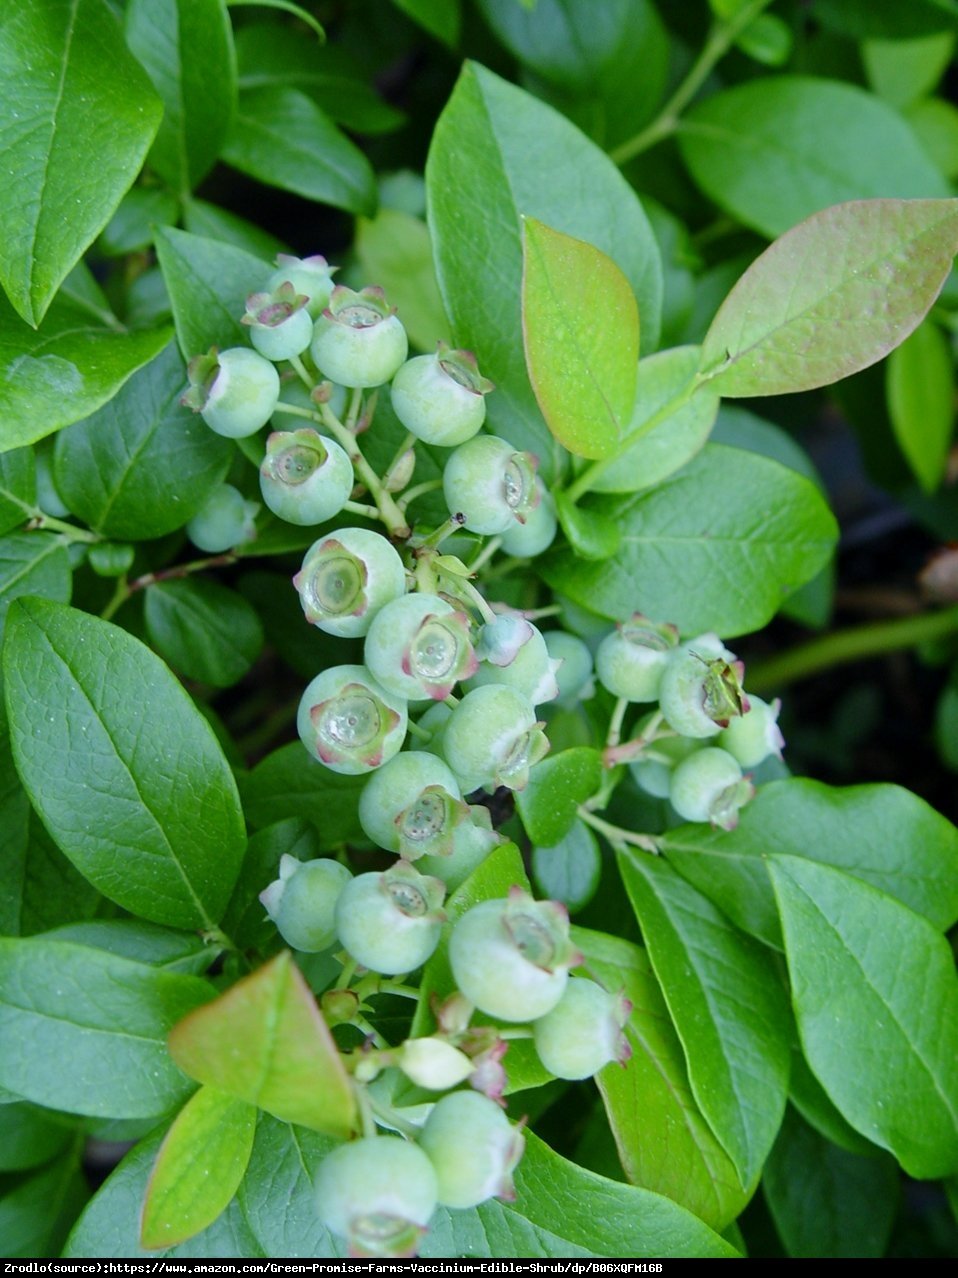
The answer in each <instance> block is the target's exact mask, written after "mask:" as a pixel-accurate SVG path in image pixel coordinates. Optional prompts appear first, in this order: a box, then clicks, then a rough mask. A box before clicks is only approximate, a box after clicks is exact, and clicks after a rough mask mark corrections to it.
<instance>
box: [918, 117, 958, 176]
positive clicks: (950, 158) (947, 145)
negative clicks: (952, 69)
mask: <svg viewBox="0 0 958 1278" xmlns="http://www.w3.org/2000/svg"><path fill="white" fill-rule="evenodd" d="M905 118H906V120H907V121H908V124H909V126H910V128H911V129H912V131H913V132H914V134H915V136H916V137H917V139H918V141H919V142H920V143H921V145H922V147H923V148H924V150H925V151H927V153H928V155H929V156H930V157H931V159H932V161H933V162H934V163H935V165H936V166H937V168H938V170H939V172H940V173H941V174H942V175H943V176H944V177H946V178H948V179H949V180H951V181H954V179H955V178H956V177H958V108H956V107H955V106H954V105H953V104H952V103H951V102H945V101H944V99H942V98H923V99H922V100H921V101H920V102H916V103H915V104H914V106H910V107H909V108H908V110H907V112H906V113H905Z"/></svg>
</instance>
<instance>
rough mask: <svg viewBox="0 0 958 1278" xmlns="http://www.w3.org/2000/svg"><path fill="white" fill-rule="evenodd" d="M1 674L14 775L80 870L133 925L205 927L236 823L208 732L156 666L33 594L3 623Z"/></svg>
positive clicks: (117, 632)
mask: <svg viewBox="0 0 958 1278" xmlns="http://www.w3.org/2000/svg"><path fill="white" fill-rule="evenodd" d="M4 673H5V677H6V695H7V713H8V715H9V718H10V737H11V742H12V745H13V753H14V758H15V760H16V764H17V770H18V771H19V773H20V777H21V779H22V780H23V782H24V785H25V787H26V789H27V792H28V794H29V795H30V797H31V800H32V802H33V804H34V806H35V808H36V809H37V811H38V812H39V814H40V816H41V818H42V819H43V822H44V824H45V825H46V826H47V829H48V830H49V831H50V832H51V834H52V835H53V837H54V838H55V839H56V840H57V842H58V843H59V845H60V847H61V848H62V849H63V851H64V852H65V853H66V854H67V856H68V857H69V858H70V860H71V861H72V862H73V864H74V865H75V866H76V867H77V869H78V870H80V872H81V873H82V874H83V875H84V877H85V878H87V879H88V880H89V881H90V882H91V883H93V884H94V885H95V886H96V887H97V888H99V890H100V891H101V892H102V893H103V894H104V896H107V897H109V898H110V900H112V901H115V902H116V903H117V904H118V905H122V906H123V907H124V908H125V909H128V910H130V911H131V912H132V913H134V914H139V915H141V916H142V917H143V918H146V919H151V920H152V921H153V922H156V923H167V924H169V925H170V926H172V927H184V928H211V927H213V926H214V925H215V923H216V921H217V920H218V919H219V917H220V915H221V913H222V911H223V909H224V908H225V906H226V903H227V901H228V899H229V895H230V892H231V890H232V887H233V883H234V881H235V879H236V875H237V871H238V869H239V863H240V860H241V858H242V854H243V847H244V831H243V822H242V814H241V811H240V807H239V799H238V796H237V793H236V786H235V783H234V781H233V776H232V773H231V772H230V769H229V766H228V765H227V762H226V760H225V759H224V757H223V754H222V752H221V750H220V748H219V746H218V745H217V743H216V739H215V738H214V736H213V733H212V730H211V729H210V727H209V725H208V724H207V723H206V721H205V720H204V719H203V718H202V716H201V715H200V714H199V712H198V711H197V710H196V709H195V707H194V706H193V703H192V702H191V701H190V699H189V697H188V696H187V694H186V692H185V691H184V690H183V688H182V686H181V685H180V684H179V683H178V681H177V680H176V679H175V678H174V676H173V675H172V674H171V673H170V671H169V670H168V669H167V667H166V666H165V665H164V664H163V662H162V661H160V659H159V658H158V657H157V656H155V655H154V654H153V653H152V652H151V651H150V650H149V648H147V647H145V646H144V645H143V644H142V643H140V642H139V640H137V639H134V638H133V636H132V635H130V634H128V633H127V632H126V631H125V630H121V629H120V628H119V627H118V626H114V625H111V624H110V623H109V622H105V621H100V620H98V619H97V618H95V617H91V616H89V615H88V614H86V613H82V612H78V611H76V610H74V609H71V608H66V607H63V606H62V605H60V604H53V603H48V602H46V601H42V600H38V599H33V600H29V601H27V600H22V601H20V602H19V603H18V604H17V607H16V612H15V617H14V618H12V619H11V623H10V632H9V634H8V636H7V642H6V644H5V650H4ZM52 777H55V778H56V784H55V785H54V784H51V778H52Z"/></svg>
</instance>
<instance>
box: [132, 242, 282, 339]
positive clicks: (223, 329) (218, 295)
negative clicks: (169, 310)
mask: <svg viewBox="0 0 958 1278" xmlns="http://www.w3.org/2000/svg"><path fill="white" fill-rule="evenodd" d="M156 252H157V256H158V257H159V259H160V266H161V267H162V269H163V278H164V279H165V280H166V287H167V288H168V289H169V293H170V301H171V302H172V304H173V322H174V323H175V324H176V337H177V341H178V342H179V344H180V350H181V351H182V353H183V357H184V359H191V358H192V357H193V356H194V355H197V354H201V353H202V352H204V351H208V350H209V348H210V347H211V346H218V347H219V348H220V350H223V349H224V348H228V347H230V346H248V345H249V341H248V337H247V331H246V329H245V328H244V327H243V325H242V324H241V323H240V317H241V316H242V315H244V314H245V313H246V299H247V297H248V296H249V295H250V293H253V292H255V290H256V289H258V288H262V287H263V286H264V285H265V283H266V280H267V277H268V276H269V273H270V268H269V266H268V265H267V264H266V263H265V262H263V261H261V260H260V259H259V258H258V257H254V256H253V255H252V253H247V252H245V251H244V250H243V249H239V248H234V247H233V245H232V244H221V243H219V242H218V241H217V240H208V239H205V238H204V237H203V236H202V235H190V233H189V231H179V230H177V229H176V228H175V227H172V226H166V227H163V228H162V230H160V231H158V232H157V236H156Z"/></svg>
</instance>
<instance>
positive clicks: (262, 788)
mask: <svg viewBox="0 0 958 1278" xmlns="http://www.w3.org/2000/svg"><path fill="white" fill-rule="evenodd" d="M365 784H366V778H365V777H363V776H359V777H350V776H344V775H342V774H340V773H338V772H331V771H330V770H329V768H324V767H323V766H322V764H319V763H317V762H316V760H315V759H313V758H312V757H311V756H310V755H309V754H308V753H307V751H306V750H305V749H304V747H303V746H302V745H301V744H300V743H299V742H298V741H293V742H290V744H289V745H285V746H280V748H279V749H278V750H274V751H273V753H272V754H268V755H267V756H266V758H265V759H264V760H263V761H262V763H259V764H257V765H256V767H255V768H254V769H253V770H252V772H250V773H249V775H248V776H246V777H244V778H243V779H242V795H243V809H244V811H245V813H246V818H247V820H248V821H249V823H250V825H252V826H254V827H256V828H259V827H261V826H264V825H272V824H273V822H274V821H282V820H284V819H285V818H286V817H290V816H296V817H302V818H303V819H304V820H305V821H310V822H311V823H312V824H313V825H315V826H316V828H317V830H318V831H319V834H320V838H321V840H322V846H323V850H324V851H328V850H329V849H330V848H334V847H336V846H338V845H339V844H340V843H346V842H348V841H349V840H350V839H358V838H362V837H363V834H362V826H361V825H360V824H359V816H358V812H359V795H360V792H361V790H362V788H363V786H364V785H365Z"/></svg>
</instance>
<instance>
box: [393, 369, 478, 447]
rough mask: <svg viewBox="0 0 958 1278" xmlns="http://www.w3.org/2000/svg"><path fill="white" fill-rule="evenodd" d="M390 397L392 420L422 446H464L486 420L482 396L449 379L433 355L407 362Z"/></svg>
mask: <svg viewBox="0 0 958 1278" xmlns="http://www.w3.org/2000/svg"><path fill="white" fill-rule="evenodd" d="M391 395H392V406H393V409H394V410H395V413H396V416H397V417H398V418H399V420H400V421H401V422H402V424H403V425H404V426H405V428H406V430H408V431H410V432H411V433H412V434H413V435H415V436H416V438H417V439H421V440H422V441H423V443H426V444H437V445H439V446H440V447H443V448H453V447H455V446H456V445H457V444H464V443H465V442H466V440H467V439H471V438H472V437H473V435H475V434H476V432H477V431H478V430H479V428H480V427H481V426H482V423H483V422H484V421H485V420H486V404H485V397H484V396H483V395H482V393H481V392H480V391H473V390H469V388H468V387H467V386H463V385H462V384H461V383H460V382H457V381H456V379H455V378H454V377H450V376H449V374H448V373H447V372H446V371H445V369H444V368H443V367H442V365H441V363H440V362H439V357H438V356H437V355H416V356H415V357H414V358H413V359H410V360H407V361H406V363H405V364H403V365H402V367H401V368H400V369H399V371H398V372H397V373H396V376H395V377H394V378H393V383H392V390H391Z"/></svg>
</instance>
